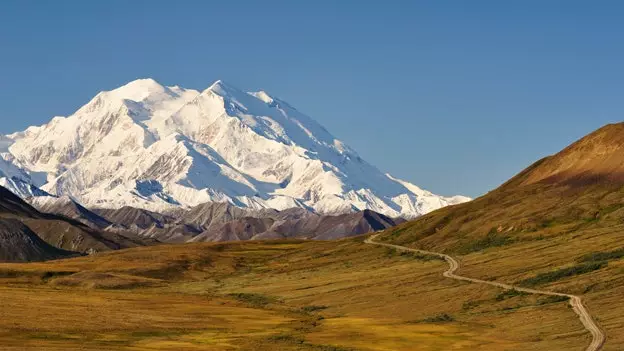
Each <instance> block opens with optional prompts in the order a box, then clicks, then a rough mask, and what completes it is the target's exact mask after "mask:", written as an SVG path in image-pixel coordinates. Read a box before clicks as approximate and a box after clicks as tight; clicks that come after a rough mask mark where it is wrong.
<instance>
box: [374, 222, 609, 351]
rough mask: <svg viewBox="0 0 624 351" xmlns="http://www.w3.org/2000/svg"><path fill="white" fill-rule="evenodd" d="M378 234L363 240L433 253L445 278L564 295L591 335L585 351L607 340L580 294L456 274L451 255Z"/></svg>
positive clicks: (601, 344)
mask: <svg viewBox="0 0 624 351" xmlns="http://www.w3.org/2000/svg"><path fill="white" fill-rule="evenodd" d="M379 235H380V234H374V235H372V236H370V237H368V238H366V240H365V241H364V242H365V243H367V244H371V245H379V246H385V247H389V248H393V249H396V250H399V251H411V252H416V253H420V254H425V255H434V256H438V257H440V258H443V259H444V260H445V261H446V262H447V263H448V265H449V269H447V270H446V271H445V272H444V273H443V275H444V276H445V277H447V278H451V279H455V280H461V281H466V282H470V283H476V284H486V285H491V286H495V287H498V288H502V289H505V290H516V291H522V292H526V293H529V294H538V295H547V296H563V297H566V298H568V299H569V302H570V306H571V307H572V309H573V310H574V313H576V314H577V315H578V316H579V320H580V321H581V323H583V326H584V327H585V329H587V331H589V332H590V333H591V335H592V341H591V343H590V344H589V345H588V346H587V348H586V349H585V351H599V350H601V349H602V347H603V346H604V343H605V341H606V340H607V336H606V334H605V333H604V331H602V329H601V328H600V326H599V325H598V324H597V323H596V322H595V321H594V319H593V318H592V316H591V314H590V313H589V310H588V309H587V307H585V305H583V300H582V299H581V297H580V296H577V295H571V294H564V293H558V292H553V291H547V290H538V289H529V288H523V287H520V286H514V285H510V284H505V283H498V282H492V281H487V280H482V279H476V278H469V277H465V276H461V275H457V274H455V273H456V272H457V271H458V270H459V267H460V265H459V261H458V260H456V259H455V258H453V257H452V256H449V255H447V254H443V253H439V252H432V251H426V250H419V249H412V248H409V247H405V246H400V245H393V244H386V243H380V242H377V241H375V239H376V238H377V237H378V236H379Z"/></svg>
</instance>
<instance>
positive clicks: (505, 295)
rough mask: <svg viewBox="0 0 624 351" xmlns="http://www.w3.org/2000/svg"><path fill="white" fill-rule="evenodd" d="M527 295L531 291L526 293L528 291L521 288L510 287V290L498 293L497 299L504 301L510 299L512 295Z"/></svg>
mask: <svg viewBox="0 0 624 351" xmlns="http://www.w3.org/2000/svg"><path fill="white" fill-rule="evenodd" d="M525 295H529V293H526V292H524V291H520V290H516V289H509V290H505V291H503V292H502V293H500V294H498V295H496V301H503V300H507V299H510V298H512V297H516V296H525Z"/></svg>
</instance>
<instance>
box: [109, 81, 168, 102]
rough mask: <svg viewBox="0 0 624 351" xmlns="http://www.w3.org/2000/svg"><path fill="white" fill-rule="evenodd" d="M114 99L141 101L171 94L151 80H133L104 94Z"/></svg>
mask: <svg viewBox="0 0 624 351" xmlns="http://www.w3.org/2000/svg"><path fill="white" fill-rule="evenodd" d="M105 93H106V94H107V95H112V96H114V97H116V98H121V99H128V100H134V101H142V100H145V99H146V98H148V97H149V96H151V95H162V94H166V95H172V92H171V91H170V90H169V89H168V88H167V87H165V86H163V85H161V84H160V83H158V82H157V81H155V80H154V79H152V78H141V79H137V80H133V81H131V82H129V83H127V84H126V85H123V86H121V87H119V88H117V89H114V90H111V91H107V92H105Z"/></svg>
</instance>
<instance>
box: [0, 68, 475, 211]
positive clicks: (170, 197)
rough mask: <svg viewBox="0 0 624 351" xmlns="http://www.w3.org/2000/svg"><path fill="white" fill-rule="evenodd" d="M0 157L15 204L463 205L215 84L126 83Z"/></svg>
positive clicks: (16, 140)
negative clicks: (50, 199) (57, 199)
mask: <svg viewBox="0 0 624 351" xmlns="http://www.w3.org/2000/svg"><path fill="white" fill-rule="evenodd" d="M0 156H1V157H0V182H2V184H5V185H6V186H8V187H9V188H10V189H11V190H12V191H14V192H15V193H17V194H19V195H20V196H22V197H30V196H46V195H47V193H49V194H52V195H55V196H69V197H71V198H72V199H73V200H75V201H77V202H78V203H80V204H82V205H84V206H85V207H87V208H113V209H116V208H121V207H123V206H132V207H137V208H143V209H147V210H151V211H155V212H161V213H162V212H166V211H170V210H172V209H174V208H179V207H181V208H189V207H192V206H196V205H199V204H202V203H207V202H227V203H229V204H232V205H235V206H238V207H244V208H250V209H263V208H272V209H278V210H283V209H286V208H292V207H301V208H306V209H311V210H314V211H315V212H317V213H320V214H342V213H348V212H355V211H359V210H365V209H370V210H373V211H376V212H379V213H382V214H384V215H387V216H390V217H399V216H402V217H406V218H412V217H416V216H419V215H422V214H425V213H428V212H430V211H432V210H435V209H437V208H440V207H443V206H446V205H450V204H456V203H460V202H464V201H467V200H468V198H466V197H462V196H455V197H442V196H437V195H434V194H432V193H430V192H428V191H425V190H422V189H420V188H418V187H417V186H415V185H413V184H410V183H408V182H405V181H402V180H399V179H396V178H393V177H391V176H390V175H387V174H384V173H382V172H380V171H379V170H378V169H377V168H375V167H374V166H372V165H370V164H369V163H367V162H366V161H364V160H363V159H362V158H360V156H359V155H358V154H357V153H356V152H355V151H354V150H353V149H351V148H350V147H348V146H347V145H345V144H344V143H343V142H342V141H340V140H338V139H336V138H335V137H334V136H332V135H331V134H330V133H329V132H328V131H327V130H326V129H325V128H323V127H322V126H321V125H319V124H318V123H317V122H315V121H314V120H313V119H311V118H310V117H308V116H306V115H305V114H303V113H301V112H299V111H298V110H296V109H295V108H294V107H292V106H291V105H289V104H288V103H286V102H284V101H282V100H280V99H277V98H275V97H273V96H271V95H269V94H268V93H266V92H263V91H259V92H254V93H245V92H243V91H241V90H239V89H237V88H235V87H233V86H231V85H229V84H226V83H224V82H222V81H217V82H215V83H214V84H212V85H211V86H210V87H209V88H207V89H206V90H204V91H202V92H199V91H196V90H192V89H184V88H181V87H178V86H173V87H165V86H162V85H160V84H158V83H157V82H155V81H154V80H152V79H140V80H136V81H133V82H130V83H129V84H127V85H124V86H122V87H120V88H117V89H115V90H111V91H104V92H101V93H99V94H97V95H96V96H95V97H94V98H93V99H92V100H91V101H90V102H89V103H87V104H86V105H84V106H83V107H81V108H80V109H79V110H78V111H76V112H75V113H74V114H73V115H71V116H69V117H55V118H53V119H52V120H51V121H50V122H49V123H47V124H45V125H43V126H40V127H30V128H28V129H26V130H25V131H23V132H19V133H14V134H11V135H7V136H2V137H0Z"/></svg>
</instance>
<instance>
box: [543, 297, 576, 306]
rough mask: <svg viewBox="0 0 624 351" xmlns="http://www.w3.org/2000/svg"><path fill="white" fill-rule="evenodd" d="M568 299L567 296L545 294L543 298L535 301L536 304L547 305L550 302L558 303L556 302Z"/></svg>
mask: <svg viewBox="0 0 624 351" xmlns="http://www.w3.org/2000/svg"><path fill="white" fill-rule="evenodd" d="M568 300H570V298H569V297H567V296H547V297H545V298H542V299H540V300H539V301H537V304H538V305H548V304H551V303H558V302H564V301H568Z"/></svg>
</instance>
